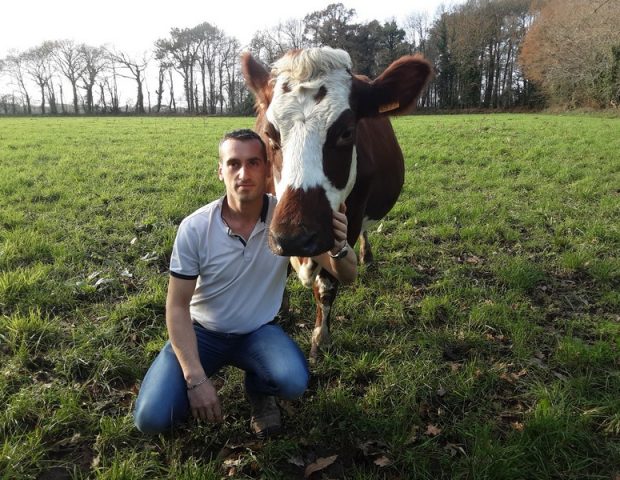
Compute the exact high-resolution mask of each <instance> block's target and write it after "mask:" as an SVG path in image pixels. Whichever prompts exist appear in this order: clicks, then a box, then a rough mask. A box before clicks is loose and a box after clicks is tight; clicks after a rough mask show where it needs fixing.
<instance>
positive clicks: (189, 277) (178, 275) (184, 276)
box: [170, 270, 198, 280]
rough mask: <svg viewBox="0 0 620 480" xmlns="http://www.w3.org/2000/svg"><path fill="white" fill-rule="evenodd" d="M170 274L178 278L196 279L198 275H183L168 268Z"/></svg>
mask: <svg viewBox="0 0 620 480" xmlns="http://www.w3.org/2000/svg"><path fill="white" fill-rule="evenodd" d="M170 275H171V276H173V277H175V278H180V279H181V280H196V279H197V278H198V275H183V274H181V273H177V272H173V271H172V270H170Z"/></svg>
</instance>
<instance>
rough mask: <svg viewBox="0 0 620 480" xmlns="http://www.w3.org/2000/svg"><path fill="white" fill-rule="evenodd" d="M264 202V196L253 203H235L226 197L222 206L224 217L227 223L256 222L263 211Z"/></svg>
mask: <svg viewBox="0 0 620 480" xmlns="http://www.w3.org/2000/svg"><path fill="white" fill-rule="evenodd" d="M263 201H264V196H261V197H260V198H258V199H257V200H256V201H253V202H235V201H234V200H231V199H230V198H228V196H225V197H224V202H223V204H222V215H224V217H225V219H226V220H227V221H233V222H235V223H236V222H240V223H249V222H256V220H257V219H258V217H260V214H261V212H262V210H263Z"/></svg>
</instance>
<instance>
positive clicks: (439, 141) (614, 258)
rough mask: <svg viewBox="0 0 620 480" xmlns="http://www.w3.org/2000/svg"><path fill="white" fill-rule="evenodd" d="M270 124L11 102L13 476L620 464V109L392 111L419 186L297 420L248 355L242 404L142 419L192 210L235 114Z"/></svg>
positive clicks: (379, 233) (430, 473)
mask: <svg viewBox="0 0 620 480" xmlns="http://www.w3.org/2000/svg"><path fill="white" fill-rule="evenodd" d="M252 123H253V120H252V119H250V118H227V119H212V118H208V119H204V118H36V119H35V118H17V119H15V118H14V119H8V118H1V119H0V403H1V404H2V408H1V409H0V445H1V446H0V449H1V452H0V478H3V479H22V478H38V479H47V480H49V479H62V478H72V479H84V478H97V479H143V478H168V479H212V478H213V479H219V478H222V477H233V478H270V479H271V478H283V479H288V478H303V477H304V471H305V470H306V469H309V470H308V473H310V469H312V468H314V467H316V468H317V469H318V468H319V467H321V466H324V468H323V469H319V470H318V471H317V472H316V473H313V474H311V475H310V476H311V478H314V479H317V478H347V479H375V478H386V479H401V478H420V479H436V478H446V479H551V478H556V479H608V480H609V479H611V480H617V479H618V478H620V255H619V252H620V119H618V118H610V117H604V116H590V115H572V116H557V115H542V114H541V115H493V116H488V115H462V116H417V117H407V118H399V119H396V120H395V121H394V125H395V128H396V131H397V134H398V136H399V138H400V141H401V145H402V146H403V150H404V153H405V156H406V161H407V178H406V185H405V188H404V191H403V193H402V195H401V199H400V201H399V203H398V204H397V206H396V207H395V208H394V209H393V211H392V212H391V213H390V214H389V215H388V217H387V218H386V219H385V220H384V221H383V222H382V223H381V224H379V225H377V226H375V230H374V231H373V232H372V233H371V241H372V242H373V247H374V252H375V259H376V263H375V264H374V265H373V266H371V267H368V268H366V267H362V268H361V270H360V276H359V278H358V280H357V281H356V283H355V284H353V285H352V286H349V287H347V288H343V289H342V291H341V294H340V296H339V297H338V299H337V301H336V304H335V310H334V319H333V322H332V325H333V328H332V331H333V344H332V346H331V347H330V348H329V349H328V350H327V351H326V352H325V354H324V356H323V358H322V360H321V361H320V362H319V364H318V365H317V366H316V367H315V368H313V371H312V380H311V386H310V388H309V390H308V392H307V393H306V395H305V396H304V397H303V399H301V400H300V401H296V402H291V403H288V404H285V405H283V411H284V420H285V433H284V435H283V436H281V437H279V438H277V439H274V440H271V441H268V442H264V443H261V442H257V441H255V440H254V439H253V438H252V436H251V435H250V433H249V428H248V418H249V407H248V405H247V404H246V403H245V401H244V400H243V391H242V386H241V374H240V373H239V372H238V371H236V370H234V369H228V370H225V371H223V372H221V375H220V376H219V377H218V378H217V379H216V383H217V384H218V385H219V386H220V387H221V390H220V394H221V397H222V401H223V407H224V410H225V414H226V418H225V422H224V424H223V425H221V426H217V427H214V426H211V425H204V424H202V425H199V424H189V425H187V426H183V427H181V428H179V429H178V430H176V431H175V432H173V433H171V434H167V435H161V436H156V437H147V436H144V435H142V434H140V433H139V432H138V431H137V430H136V429H135V428H134V427H133V424H132V417H131V411H132V408H133V403H134V401H135V398H136V393H137V391H138V388H139V385H140V381H141V379H142V376H143V375H144V373H145V371H146V369H147V368H148V365H149V364H150V362H151V361H152V359H153V358H154V356H155V355H156V353H157V352H158V350H159V349H160V348H161V346H162V345H163V343H164V342H165V340H166V331H165V325H164V300H165V291H166V285H167V265H168V261H169V255H170V251H171V247H172V242H173V240H174V235H175V231H176V227H177V225H178V224H179V222H180V221H181V219H182V218H183V217H184V216H185V215H187V214H188V213H190V212H192V211H193V210H195V209H196V208H197V207H199V206H201V205H203V204H205V203H207V202H208V201H210V200H212V199H214V198H216V197H217V196H219V195H220V194H221V193H222V192H223V188H222V186H221V185H220V184H219V182H218V180H217V178H216V175H215V172H216V159H217V141H218V139H219V138H220V136H221V134H222V133H223V132H224V131H226V130H230V129H232V128H238V127H242V126H251V125H252ZM289 285H290V289H291V307H292V310H291V313H290V315H289V316H288V317H287V318H285V319H283V322H284V324H285V325H286V328H287V329H288V331H289V332H290V333H291V334H292V335H293V336H294V338H295V339H296V340H297V341H298V342H299V343H300V345H301V347H302V348H303V349H304V351H306V352H308V349H309V341H310V332H311V329H312V325H313V319H314V306H313V302H312V300H311V295H310V292H309V291H307V290H305V289H303V288H302V287H301V285H300V283H299V282H298V281H297V280H296V279H294V278H291V279H290V281H289ZM334 456H336V457H335V458H334ZM330 462H331V463H330ZM328 464H329V465H328Z"/></svg>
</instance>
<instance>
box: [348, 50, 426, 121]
mask: <svg viewBox="0 0 620 480" xmlns="http://www.w3.org/2000/svg"><path fill="white" fill-rule="evenodd" d="M431 77H432V68H431V66H430V64H429V63H428V62H427V61H426V60H424V58H422V57H420V56H418V55H415V56H413V55H407V56H404V57H401V58H399V59H398V60H396V61H395V62H393V63H392V64H391V65H390V66H389V67H388V68H386V69H385V71H384V72H383V73H382V74H381V75H380V76H379V77H378V78H376V79H375V80H374V81H367V80H366V79H365V78H363V77H353V90H352V92H351V96H352V104H353V109H354V110H355V112H356V114H357V116H358V118H362V117H372V116H377V115H401V114H404V113H409V112H410V111H411V110H413V108H414V107H415V104H416V100H417V99H418V97H419V96H420V93H422V90H423V89H424V87H425V86H426V84H427V82H428V81H429V79H430V78H431Z"/></svg>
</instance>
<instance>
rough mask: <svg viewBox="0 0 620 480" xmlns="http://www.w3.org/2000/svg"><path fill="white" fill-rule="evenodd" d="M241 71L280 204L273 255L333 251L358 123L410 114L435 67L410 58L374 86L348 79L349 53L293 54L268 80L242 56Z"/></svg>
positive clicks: (353, 167) (352, 171)
mask: <svg viewBox="0 0 620 480" xmlns="http://www.w3.org/2000/svg"><path fill="white" fill-rule="evenodd" d="M242 67H243V74H244V77H245V80H246V84H247V85H248V88H249V89H250V90H251V91H252V92H253V93H254V95H255V97H256V109H257V113H258V118H257V123H256V128H257V131H258V133H259V134H260V135H261V136H262V137H263V138H264V139H265V141H266V143H267V144H268V154H269V156H270V160H271V162H272V165H273V166H274V181H275V193H276V196H277V197H278V205H277V207H276V210H275V212H274V216H273V219H272V222H271V230H270V246H271V249H272V250H273V251H274V252H275V253H276V254H279V255H290V256H302V257H309V256H315V255H318V254H319V253H322V252H325V251H327V250H328V249H330V248H331V247H333V244H334V239H333V231H332V210H337V209H338V207H339V205H340V204H341V203H343V202H344V200H345V199H346V198H347V196H348V195H349V193H350V192H351V189H352V188H353V185H354V184H355V178H356V172H357V155H356V149H355V144H356V141H357V140H358V139H357V134H356V125H357V121H358V120H360V119H361V118H364V117H370V116H378V115H394V114H400V113H405V112H408V111H410V110H411V109H413V107H414V106H415V102H416V99H417V97H418V95H419V93H420V92H421V90H422V89H423V87H424V85H425V84H426V82H427V80H428V78H429V77H430V75H431V67H430V65H429V64H428V63H427V62H426V61H425V60H423V59H422V58H421V57H417V56H406V57H402V58H400V59H399V60H397V61H395V62H394V63H392V64H391V65H390V66H389V67H388V68H387V69H386V70H385V71H384V72H383V74H381V76H379V77H378V78H377V79H376V80H374V81H369V80H368V79H366V78H363V77H357V76H354V75H352V74H351V59H350V57H349V55H348V54H347V53H346V52H344V51H343V50H334V49H331V48H312V49H308V50H295V51H292V52H289V53H287V54H286V55H285V56H284V57H282V58H281V59H280V60H278V61H277V62H275V63H274V65H273V69H272V71H271V73H270V72H268V71H267V70H266V69H265V68H264V67H263V66H262V65H261V64H260V63H258V62H257V61H256V60H254V59H253V58H252V56H251V55H250V54H244V55H243V57H242Z"/></svg>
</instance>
